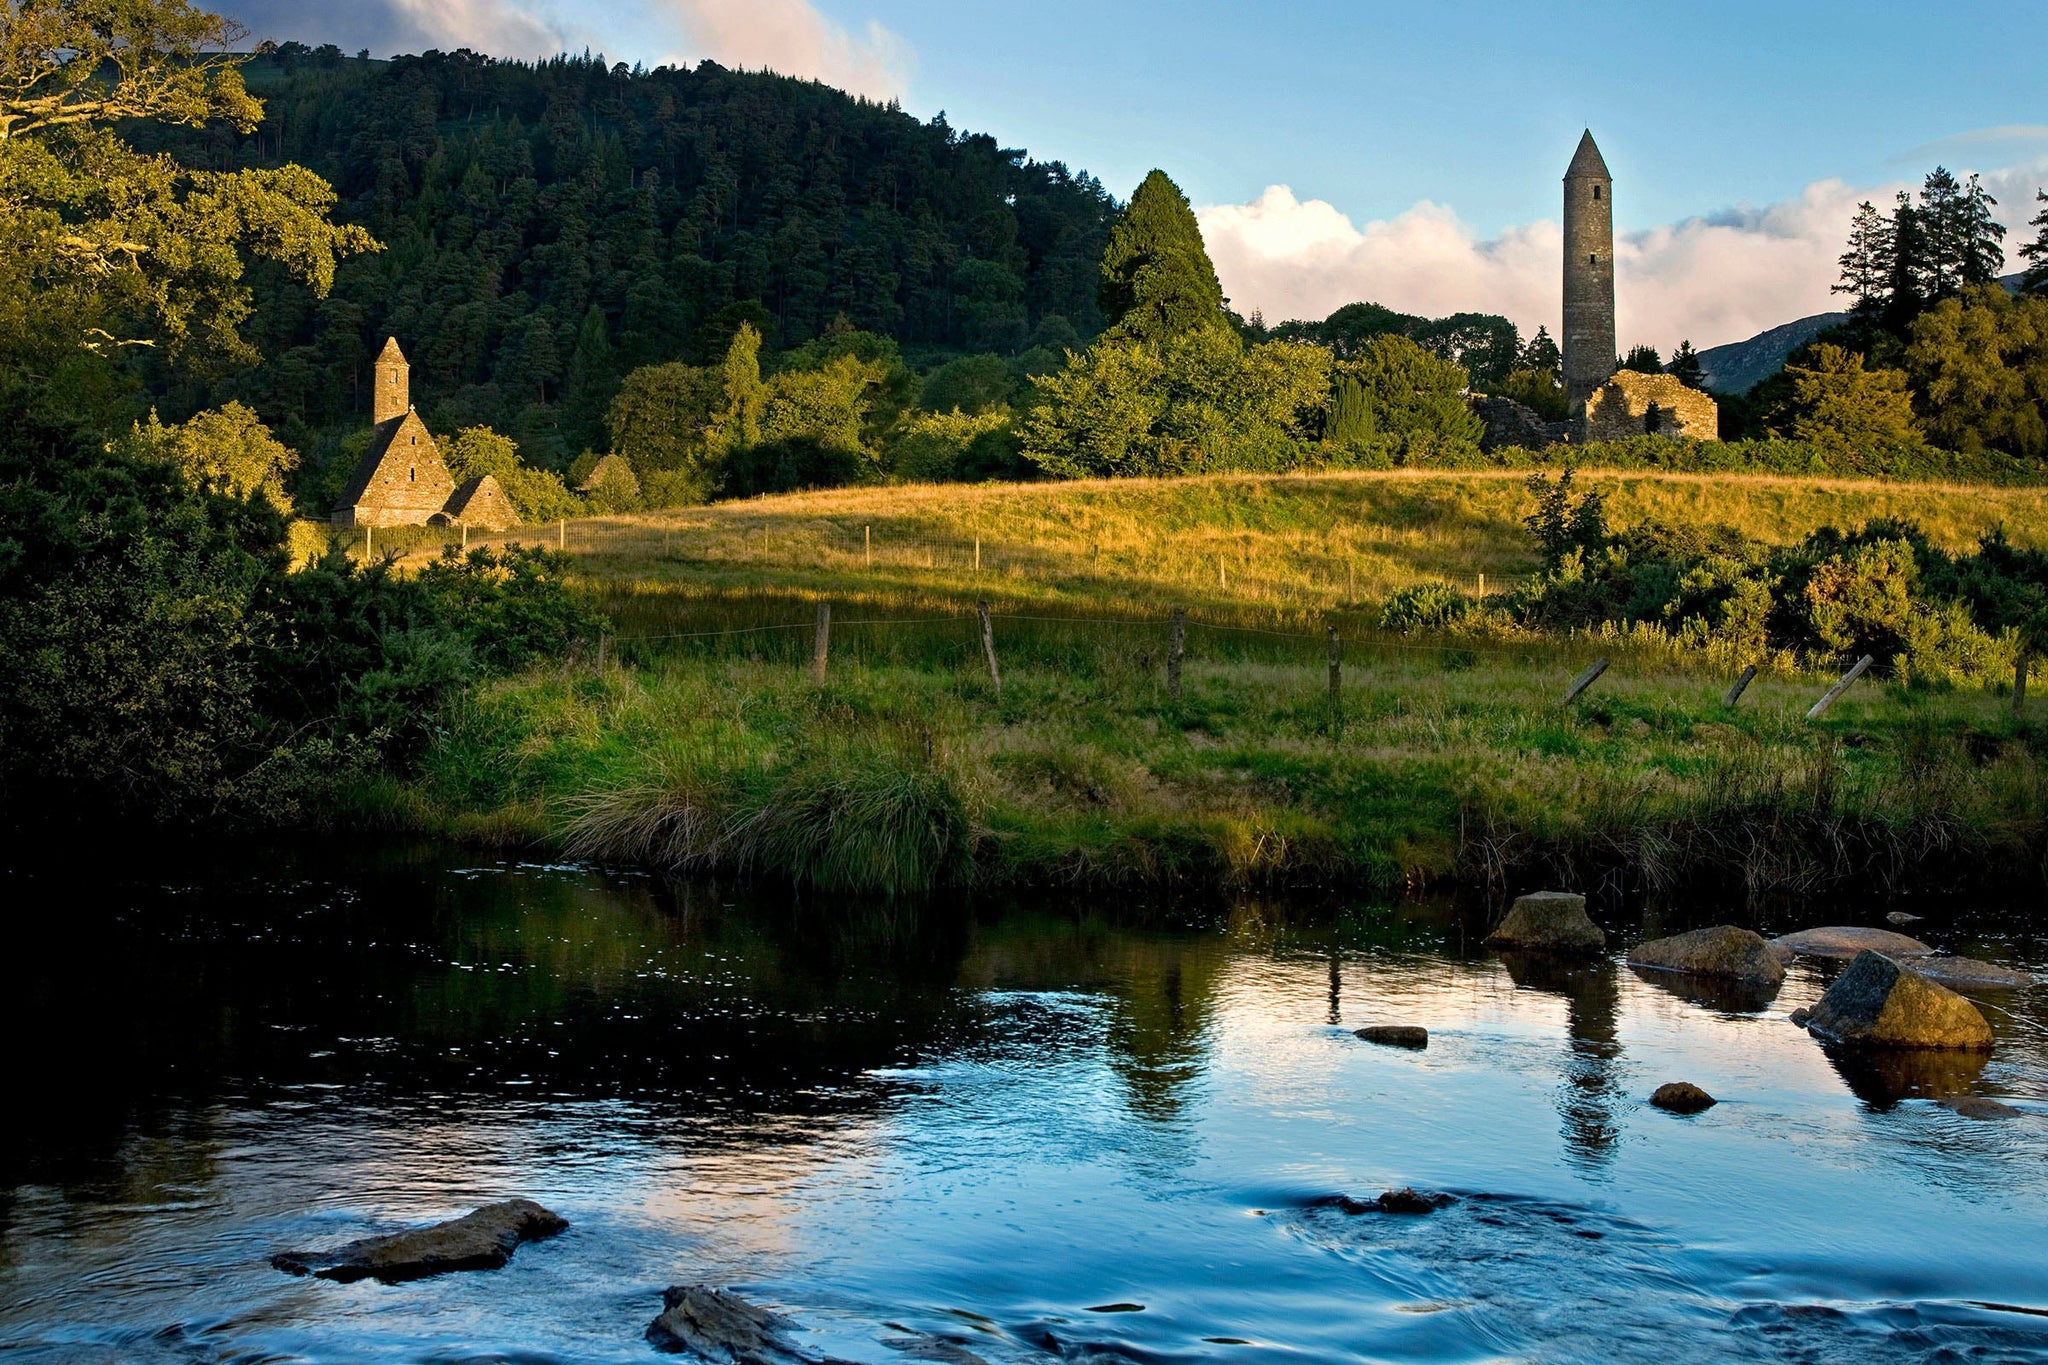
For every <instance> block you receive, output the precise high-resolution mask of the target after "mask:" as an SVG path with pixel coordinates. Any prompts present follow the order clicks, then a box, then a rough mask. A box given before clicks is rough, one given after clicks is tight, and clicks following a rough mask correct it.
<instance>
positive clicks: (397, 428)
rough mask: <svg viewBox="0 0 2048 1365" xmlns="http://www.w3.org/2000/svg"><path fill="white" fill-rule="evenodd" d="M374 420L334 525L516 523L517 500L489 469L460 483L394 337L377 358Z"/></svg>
mask: <svg viewBox="0 0 2048 1365" xmlns="http://www.w3.org/2000/svg"><path fill="white" fill-rule="evenodd" d="M370 420H371V422H372V424H373V426H372V430H373V435H372V436H371V439H370V447H369V449H368V450H366V451H364V452H363V459H362V463H361V464H359V465H357V466H356V472H355V476H354V477H353V478H351V479H350V480H349V481H348V486H347V487H346V488H344V489H343V490H342V494H341V500H340V501H339V502H337V503H336V504H335V506H334V515H333V522H334V524H335V525H336V526H426V525H429V524H432V525H436V526H469V527H473V528H475V529H477V530H483V531H503V530H506V529H508V528H510V527H512V526H515V525H517V524H518V521H519V515H518V513H517V512H516V511H515V510H514V509H513V507H512V500H511V499H510V498H508V497H506V496H505V490H504V489H503V488H501V487H499V486H498V481H497V480H496V479H495V478H493V477H491V476H490V475H489V474H483V475H479V476H478V477H476V478H474V479H470V480H468V481H467V482H466V483H464V484H463V485H462V486H461V487H460V488H457V487H456V486H455V480H454V479H453V478H452V477H451V476H450V475H449V473H448V466H447V465H445V464H443V463H442V462H441V451H440V448H439V447H438V446H436V445H435V444H434V434H433V433H432V432H430V431H428V430H427V424H426V423H425V422H423V421H421V420H420V415H419V414H418V413H417V412H415V411H413V406H412V367H411V366H410V365H408V364H407V363H406V359H405V352H403V351H401V350H399V349H398V338H396V337H392V338H390V339H389V340H387V341H386V342H385V343H384V350H383V352H382V353H381V354H379V355H378V357H377V367H376V384H375V390H374V393H373V396H372V399H371V409H370Z"/></svg>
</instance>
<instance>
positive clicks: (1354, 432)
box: [1323, 375, 1379, 446]
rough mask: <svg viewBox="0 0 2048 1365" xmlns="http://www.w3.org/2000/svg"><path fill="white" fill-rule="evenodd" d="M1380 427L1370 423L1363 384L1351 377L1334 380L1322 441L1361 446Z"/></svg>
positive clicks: (1373, 422) (1368, 402)
mask: <svg viewBox="0 0 2048 1365" xmlns="http://www.w3.org/2000/svg"><path fill="white" fill-rule="evenodd" d="M1378 426H1379V424H1378V423H1377V422H1375V421H1374V420H1373V415H1372V400H1371V399H1370V398H1368V397H1367V396H1366V392H1365V385H1363V384H1361V383H1359V382H1358V380H1357V379H1356V378H1354V377H1353V376H1351V375H1345V376H1344V377H1343V378H1342V379H1339V380H1338V381H1337V390H1336V392H1335V393H1334V394H1332V395H1331V398H1330V420H1329V424H1328V425H1327V426H1326V427H1325V428H1324V432H1323V439H1325V440H1327V441H1329V442H1330V443H1331V444H1332V445H1340V446H1355V445H1362V444H1364V443H1365V442H1366V441H1369V440H1371V439H1372V437H1373V434H1374V433H1375V432H1376V431H1377V430H1378Z"/></svg>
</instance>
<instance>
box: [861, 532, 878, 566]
mask: <svg viewBox="0 0 2048 1365" xmlns="http://www.w3.org/2000/svg"><path fill="white" fill-rule="evenodd" d="M860 547H861V552H862V553H863V554H865V555H866V556H867V561H868V567H869V568H870V569H872V568H874V567H875V528H874V527H872V526H863V527H861V528H860Z"/></svg>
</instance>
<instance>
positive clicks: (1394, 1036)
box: [1352, 1024, 1429, 1048]
mask: <svg viewBox="0 0 2048 1365" xmlns="http://www.w3.org/2000/svg"><path fill="white" fill-rule="evenodd" d="M1352 1032H1353V1033H1354V1034H1356V1035H1357V1036H1358V1037H1360V1038H1363V1039H1364V1040H1365V1041H1366V1042H1368V1043H1378V1044H1380V1045H1381V1046H1382V1047H1410V1048H1420V1047H1428V1046H1429V1030H1428V1029H1426V1028H1423V1027H1422V1026H1421V1025H1419V1024H1372V1025H1369V1026H1368V1027H1366V1028H1362V1029H1353V1030H1352Z"/></svg>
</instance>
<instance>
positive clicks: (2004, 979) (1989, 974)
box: [1906, 953, 2034, 991]
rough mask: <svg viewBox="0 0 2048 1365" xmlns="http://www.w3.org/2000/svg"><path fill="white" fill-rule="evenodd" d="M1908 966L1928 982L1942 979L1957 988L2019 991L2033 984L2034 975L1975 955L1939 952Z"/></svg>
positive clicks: (1912, 961) (1911, 960) (1946, 983)
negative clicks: (1956, 955)
mask: <svg viewBox="0 0 2048 1365" xmlns="http://www.w3.org/2000/svg"><path fill="white" fill-rule="evenodd" d="M1906 965H1907V966H1909V967H1911V968H1912V969H1913V970H1914V971H1916V972H1918V973H1920V975H1922V976H1924V977H1926V978H1927V979H1928V980H1929V981H1939V982H1940V983H1941V984H1942V985H1944V986H1952V987H1954V988H1955V989H1957V990H1964V991H1970V990H2019V989H2022V988H2024V987H2027V986H2031V985H2033V984H2034V977H2033V976H2032V974H2030V973H2028V972H2016V971H2014V970H2013V969H2012V968H2010V967H2001V966H1999V965H1998V964H1997V963H1995V962H1979V961H1978V960H1977V959H1976V958H1973V957H1950V956H1948V955H1947V954H1945V953H1937V954H1935V955H1934V956H1933V957H1916V958H1911V959H1909V960H1908V961H1907V963H1906Z"/></svg>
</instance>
